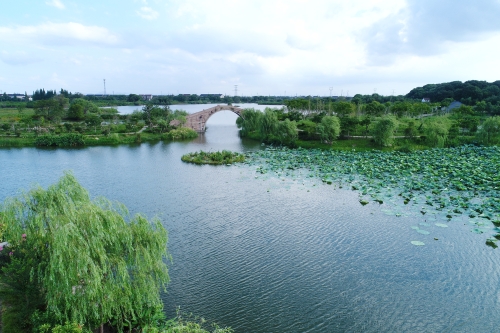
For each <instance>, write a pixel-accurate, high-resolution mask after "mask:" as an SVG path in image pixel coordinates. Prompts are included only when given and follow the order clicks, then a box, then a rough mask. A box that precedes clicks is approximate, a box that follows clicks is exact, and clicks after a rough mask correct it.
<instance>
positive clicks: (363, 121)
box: [359, 116, 372, 136]
mask: <svg viewBox="0 0 500 333" xmlns="http://www.w3.org/2000/svg"><path fill="white" fill-rule="evenodd" d="M371 123H372V119H371V117H370V116H366V117H364V118H363V119H361V120H360V121H359V124H360V125H361V126H364V127H365V136H367V135H368V128H369V127H370V124H371Z"/></svg>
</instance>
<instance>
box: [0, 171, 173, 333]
mask: <svg viewBox="0 0 500 333" xmlns="http://www.w3.org/2000/svg"><path fill="white" fill-rule="evenodd" d="M0 222H1V225H2V226H3V228H4V230H3V234H2V240H3V241H4V242H8V244H9V246H8V247H7V248H4V249H2V251H0V265H1V270H0V279H1V281H2V283H1V284H0V294H1V295H2V296H4V295H6V294H10V295H11V298H9V299H10V300H12V299H14V298H16V297H14V295H16V294H17V299H18V300H19V302H18V303H16V302H12V301H8V302H5V301H4V304H3V305H4V314H6V315H8V316H13V317H18V320H21V321H23V322H24V323H25V326H29V325H30V323H31V322H37V324H39V325H41V324H44V323H47V324H48V325H49V326H51V325H57V324H59V325H64V324H65V323H66V322H73V323H79V324H83V325H84V326H85V327H86V328H88V329H95V328H96V327H99V326H101V325H103V324H104V323H108V324H112V326H114V327H116V328H118V329H120V331H121V330H122V329H123V327H124V326H125V325H130V326H132V327H144V326H146V325H148V324H151V323H152V321H153V320H154V317H155V316H157V315H158V314H161V311H162V302H161V299H160V297H159V291H160V290H162V289H164V288H165V286H166V284H167V283H168V281H169V277H168V270H167V266H166V265H165V260H166V259H168V258H169V256H168V254H167V248H166V242H167V232H166V231H165V229H164V228H163V227H162V225H161V224H160V222H159V221H158V220H154V221H153V222H149V221H148V220H146V219H145V218H144V217H142V216H140V215H136V216H134V217H130V216H129V215H128V212H127V210H126V208H125V207H124V206H122V205H117V204H114V203H111V202H110V201H108V200H106V199H104V198H99V199H96V200H91V199H90V196H89V194H88V192H87V191H86V190H85V189H84V188H82V187H81V185H80V184H78V182H77V181H76V179H75V178H74V177H73V176H72V175H71V174H66V175H65V176H64V177H62V178H61V179H60V181H59V182H58V183H57V184H55V185H52V186H50V187H49V188H48V189H47V190H44V189H42V188H39V187H38V188H34V189H33V190H31V191H30V192H28V193H26V194H24V195H22V196H20V197H18V198H12V199H8V200H6V201H5V203H4V204H3V205H1V206H0ZM7 252H9V254H7ZM6 282H7V283H6ZM28 292H29V293H30V294H29V297H24V295H27V293H28ZM20 317H21V318H20ZM11 319H12V318H11ZM30 319H31V320H30ZM130 326H129V327H130ZM26 328H29V327H26ZM35 328H36V327H35ZM4 329H5V327H4ZM14 331H15V332H19V331H22V328H21V329H20V327H17V328H16V329H15V330H14ZM30 331H31V330H30Z"/></svg>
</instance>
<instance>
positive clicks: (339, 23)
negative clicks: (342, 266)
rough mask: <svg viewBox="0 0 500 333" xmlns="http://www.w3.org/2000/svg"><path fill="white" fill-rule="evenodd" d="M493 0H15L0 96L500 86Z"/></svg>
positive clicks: (3, 40) (5, 7) (5, 34)
mask: <svg viewBox="0 0 500 333" xmlns="http://www.w3.org/2000/svg"><path fill="white" fill-rule="evenodd" d="M499 17H500V0H475V1H470V0H453V1H452V0H406V1H404V0H350V1H337V0H308V1H305V0H286V1H281V0H241V1H238V0H211V1H207V0H85V1H84V0H16V1H5V0H4V1H2V3H1V4H0V92H1V93H3V92H7V93H24V92H27V93H28V94H31V93H32V92H33V91H34V90H36V89H40V88H44V89H46V90H48V89H51V90H52V89H56V90H58V91H59V90H60V89H61V88H64V89H66V90H69V91H71V92H80V93H83V94H92V93H95V94H98V93H103V91H104V82H103V80H104V79H105V80H106V92H107V93H108V94H113V93H114V94H130V93H136V94H154V95H157V94H188V93H189V94H202V93H221V94H226V95H231V96H233V95H235V85H237V93H236V94H237V95H239V96H253V95H287V96H295V95H299V96H300V95H319V96H329V95H330V94H331V95H333V96H340V95H342V96H353V95H354V94H358V93H359V94H372V93H374V92H376V93H378V94H381V95H392V94H394V95H402V94H406V93H408V92H409V91H410V90H411V89H412V88H415V87H418V86H423V85H425V84H428V83H442V82H450V81H467V80H484V81H488V82H492V81H496V80H500V66H498V59H500V20H499V19H498V18H499Z"/></svg>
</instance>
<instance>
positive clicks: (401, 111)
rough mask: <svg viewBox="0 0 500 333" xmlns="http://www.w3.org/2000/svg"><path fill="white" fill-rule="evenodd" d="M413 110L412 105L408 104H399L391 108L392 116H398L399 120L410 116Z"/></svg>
mask: <svg viewBox="0 0 500 333" xmlns="http://www.w3.org/2000/svg"><path fill="white" fill-rule="evenodd" d="M410 109H411V104H410V103H408V102H397V103H394V104H393V105H392V107H391V112H392V114H394V115H396V116H397V117H398V118H401V117H403V116H404V115H406V114H408V112H409V111H410Z"/></svg>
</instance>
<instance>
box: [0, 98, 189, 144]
mask: <svg viewBox="0 0 500 333" xmlns="http://www.w3.org/2000/svg"><path fill="white" fill-rule="evenodd" d="M34 106H35V108H34V109H27V108H25V107H23V106H22V105H19V106H18V107H17V108H16V109H0V146H38V147H50V146H57V147H75V146H87V145H109V144H119V143H139V142H142V141H154V140H182V139H190V138H195V137H197V136H198V134H197V133H196V131H193V130H190V129H187V128H184V127H182V125H183V124H184V123H185V121H186V115H187V113H186V112H185V111H178V110H176V111H172V110H170V108H169V107H168V106H163V107H161V106H158V105H154V104H146V105H145V106H143V108H142V109H141V110H138V111H136V112H134V113H132V114H130V115H119V114H118V112H117V111H116V109H112V108H99V107H98V106H97V105H96V104H94V103H93V102H91V101H88V100H85V99H82V98H75V99H73V100H72V101H71V103H69V99H68V98H66V97H64V95H62V94H59V95H56V96H52V97H50V98H45V99H40V100H37V101H36V102H35V103H34ZM171 124H176V125H171Z"/></svg>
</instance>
